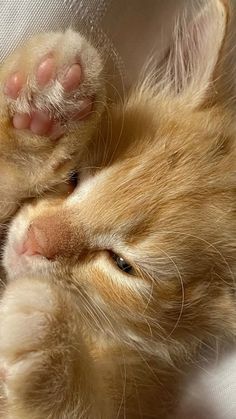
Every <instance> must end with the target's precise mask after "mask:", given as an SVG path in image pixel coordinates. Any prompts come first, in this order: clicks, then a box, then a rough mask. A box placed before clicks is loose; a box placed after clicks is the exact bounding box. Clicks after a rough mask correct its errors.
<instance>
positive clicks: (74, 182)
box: [69, 171, 79, 189]
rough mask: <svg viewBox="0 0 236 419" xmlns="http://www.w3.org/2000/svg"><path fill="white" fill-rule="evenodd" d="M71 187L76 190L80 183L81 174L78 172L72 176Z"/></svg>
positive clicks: (72, 173)
mask: <svg viewBox="0 0 236 419" xmlns="http://www.w3.org/2000/svg"><path fill="white" fill-rule="evenodd" d="M69 181H70V185H71V186H72V187H73V188H74V189H75V188H76V187H77V186H78V183H79V173H78V172H77V171H73V172H71V174H70V180H69Z"/></svg>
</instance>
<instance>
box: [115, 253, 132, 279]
mask: <svg viewBox="0 0 236 419" xmlns="http://www.w3.org/2000/svg"><path fill="white" fill-rule="evenodd" d="M112 259H113V260H114V261H115V263H116V264H117V266H118V268H119V269H120V270H121V271H123V272H125V273H127V274H132V273H133V268H132V266H131V265H130V264H129V263H128V262H126V260H125V259H124V258H122V257H121V256H118V255H116V254H115V253H113V254H112Z"/></svg>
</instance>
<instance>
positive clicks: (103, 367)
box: [0, 0, 236, 419]
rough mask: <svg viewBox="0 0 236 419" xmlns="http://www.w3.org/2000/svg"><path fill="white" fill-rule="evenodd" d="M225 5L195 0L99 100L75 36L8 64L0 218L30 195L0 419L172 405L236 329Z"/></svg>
mask: <svg viewBox="0 0 236 419" xmlns="http://www.w3.org/2000/svg"><path fill="white" fill-rule="evenodd" d="M231 15H232V16H233V13H232V12H231V10H230V5H229V4H228V2H226V1H223V0H222V1H221V0H208V1H205V2H204V4H203V6H202V9H201V10H200V11H199V12H198V13H196V16H195V18H194V20H193V22H192V23H191V24H190V25H188V26H187V24H186V23H185V21H184V19H183V20H182V22H181V21H180V22H179V23H178V25H177V26H176V29H175V34H174V39H173V45H172V47H171V48H170V51H169V54H168V57H166V62H165V65H164V67H163V69H162V71H161V72H160V73H161V76H162V77H161V78H158V80H157V77H155V73H154V72H151V74H149V76H147V77H146V78H145V80H143V81H142V82H141V83H139V85H138V87H137V88H135V89H133V91H132V92H131V93H130V95H129V97H128V98H127V99H126V101H125V102H124V104H122V105H120V104H118V105H116V106H114V105H109V107H107V106H106V107H105V111H104V112H103V109H104V104H105V99H104V87H103V76H102V64H101V62H100V58H99V56H98V53H97V52H96V51H95V50H94V49H93V48H92V47H91V46H90V45H89V44H88V43H87V42H86V41H85V40H84V39H83V38H82V37H81V36H80V35H78V34H76V33H74V32H72V31H67V32H66V33H65V34H45V35H41V36H39V37H36V38H33V39H32V40H30V41H29V42H28V43H27V44H26V45H25V46H23V47H22V48H21V49H20V50H17V51H16V52H15V53H14V54H13V55H12V56H11V57H10V58H9V60H8V61H7V62H5V63H4V64H3V66H2V68H1V73H0V77H1V81H2V83H3V85H4V92H2V93H1V99H0V100H1V119H0V121H1V122H0V123H1V136H0V150H1V154H0V159H1V165H0V171H1V184H0V190H1V202H2V203H1V208H0V215H1V220H2V222H5V221H6V220H7V219H8V218H9V217H11V216H12V215H13V214H14V213H15V211H16V209H17V207H18V205H19V204H21V203H22V202H24V201H25V200H26V199H27V198H32V197H38V199H37V200H35V201H32V202H28V203H26V204H25V205H23V207H22V209H21V210H20V211H19V212H18V213H17V214H16V215H15V216H14V217H13V220H12V223H11V226H10V229H9V233H8V238H7V241H6V244H5V247H4V254H3V265H4V268H5V270H6V273H7V286H6V289H5V292H4V294H3V298H2V302H1V311H0V360H1V361H0V362H1V377H2V416H1V417H3V418H4V419H5V418H6V419H45V418H55V419H62V418H68V419H79V418H89V419H96V418H99V419H106V418H107V419H114V418H123V417H126V418H127V419H136V418H138V417H140V418H141V417H142V418H146V419H147V418H159V419H167V418H176V417H179V416H178V414H177V413H176V412H177V410H176V409H178V406H179V403H180V399H181V392H182V388H183V386H184V383H185V377H186V374H187V373H188V371H189V370H190V369H191V368H192V367H194V366H196V365H197V364H198V362H201V359H202V357H203V356H205V355H206V351H205V348H209V350H210V349H211V348H212V351H214V348H215V345H216V342H217V343H219V342H223V343H225V342H230V341H233V340H234V338H235V335H236V322H235V321H236V304H235V289H234V286H235V284H234V281H235V248H236V243H235V237H236V221H235V211H236V195H235V191H236V189H235V180H236V179H235V172H236V143H235V137H236V133H235V129H236V127H235V111H234V106H235V103H234V102H235V90H234V67H233V65H232V55H233V52H232V36H233V23H234V22H233V17H232V18H231ZM101 116H102V118H101ZM75 166H76V167H77V168H78V169H79V171H80V173H79V181H78V186H77V187H76V188H75V189H74V191H73V192H72V193H70V194H69V193H68V192H67V191H66V184H65V180H66V179H68V176H69V175H68V174H69V172H70V171H71V169H74V168H75ZM55 189H56V190H57V189H59V190H61V193H57V195H56V196H55V195H54V194H53V193H51V194H50V196H49V194H48V193H47V194H46V195H47V196H46V195H45V193H46V192H47V191H50V192H53V190H55ZM62 189H64V192H63V191H62ZM39 196H41V198H40V199H39ZM189 419H190V418H189Z"/></svg>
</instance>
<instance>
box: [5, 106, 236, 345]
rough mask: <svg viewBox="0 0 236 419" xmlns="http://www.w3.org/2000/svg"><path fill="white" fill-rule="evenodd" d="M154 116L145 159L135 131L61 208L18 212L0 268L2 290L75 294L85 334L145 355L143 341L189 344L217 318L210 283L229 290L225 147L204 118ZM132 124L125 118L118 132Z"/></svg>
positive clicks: (221, 296)
mask: <svg viewBox="0 0 236 419" xmlns="http://www.w3.org/2000/svg"><path fill="white" fill-rule="evenodd" d="M156 105H157V104H154V103H153V106H152V107H150V108H148V109H147V112H148V113H149V114H148V113H147V115H146V118H145V119H146V120H148V118H150V117H151V118H152V120H153V124H152V129H151V131H152V133H153V132H154V131H155V138H151V137H149V141H150V144H149V146H148V147H147V138H146V137H147V134H148V132H147V130H145V133H146V137H143V138H141V145H140V142H139V141H140V138H139V139H138V144H137V152H136V155H135V153H133V156H132V158H127V156H125V155H124V157H123V158H122V159H120V160H118V159H117V160H116V161H115V162H114V163H113V165H111V166H110V167H108V168H104V169H103V170H101V171H98V172H95V173H93V174H90V173H84V175H83V174H82V176H81V181H80V183H79V185H78V186H77V188H76V189H75V190H74V192H73V193H72V194H71V195H70V196H68V197H66V198H62V199H61V200H59V199H53V198H52V199H50V200H46V199H44V200H42V202H39V203H36V204H33V205H29V206H25V207H24V208H23V209H22V210H21V212H20V213H19V215H18V216H17V217H16V219H15V220H14V221H13V224H12V227H11V230H10V235H9V240H8V244H7V246H6V250H5V256H4V262H5V267H6V269H7V271H8V273H9V277H10V278H12V279H15V278H17V277H19V276H26V275H27V276H29V275H30V276H32V280H33V277H34V276H37V277H38V276H43V277H45V276H48V277H49V280H53V281H56V282H60V283H61V284H62V285H63V286H66V287H69V288H70V289H72V290H73V291H74V292H75V293H77V296H78V309H79V310H81V311H82V312H83V313H85V317H86V319H87V321H88V324H90V325H91V326H92V329H93V330H97V329H101V330H103V331H107V332H108V333H109V334H111V335H117V336H118V335H119V334H120V337H121V338H122V340H124V339H125V340H127V342H129V341H132V342H133V341H134V342H135V344H140V343H141V344H142V345H145V344H146V343H147V342H148V345H149V349H150V348H151V346H150V342H151V341H152V338H153V336H154V337H155V340H156V339H157V338H159V337H161V338H162V339H166V338H167V337H169V336H170V335H171V336H172V337H176V338H178V339H182V334H183V331H184V332H185V333H184V337H185V338H186V337H187V339H188V338H189V337H188V336H189V334H190V335H191V334H192V333H193V334H195V335H196V334H199V335H201V328H208V327H209V322H211V320H210V318H211V313H214V316H215V317H217V316H216V314H215V313H216V312H218V313H219V312H220V311H221V310H220V306H222V310H223V309H224V310H225V317H227V314H228V313H227V309H226V307H228V308H229V310H230V305H229V304H228V302H230V300H231V294H230V293H229V294H228V292H227V287H225V284H224V283H223V281H222V279H221V276H222V277H224V279H225V281H229V283H230V282H231V280H232V278H231V271H230V269H231V267H232V266H230V264H231V261H230V257H231V256H232V255H231V253H230V251H229V249H228V247H227V246H228V242H229V237H230V235H231V232H232V228H234V227H233V226H234V224H233V221H232V214H231V213H229V212H228V213H227V212H225V207H226V206H227V208H228V209H229V208H232V207H233V205H234V190H233V187H232V189H231V188H230V185H231V180H230V177H231V176H232V173H233V171H234V169H235V163H234V158H233V155H234V145H233V143H232V142H231V139H230V138H224V143H223V144H222V139H223V133H222V135H221V133H219V131H218V127H217V128H215V125H216V122H217V115H216V114H215V115H214V124H212V123H211V120H212V117H213V114H212V113H211V112H209V111H202V112H191V113H189V115H188V118H187V120H186V112H187V111H184V112H183V113H182V112H181V111H179V112H176V113H175V114H174V113H173V112H172V111H171V112H170V113H169V115H168V110H167V108H166V107H165V104H163V103H161V102H160V103H159V104H158V110H159V112H158V116H157V115H156V111H155V106H156ZM151 109H152V112H153V113H152V115H150V110H151ZM175 109H176V108H175ZM136 115H137V112H136V110H135V111H134V112H133V113H132V110H130V112H129V113H128V116H127V117H126V120H125V126H126V125H127V126H130V124H131V123H132V118H133V117H134V116H136ZM164 115H165V117H164ZM154 125H155V129H154ZM173 127H174V129H173ZM126 135H127V133H126V132H125V131H123V134H122V136H123V137H124V138H123V139H125V137H126ZM127 140H128V139H127ZM151 143H152V144H151ZM222 170H224V172H223V173H224V179H223V180H222V179H221V177H222ZM222 182H223V183H222ZM225 183H227V185H228V186H229V190H228V191H227V192H226V191H225V190H224V189H222V188H224V185H225ZM27 237H28V241H27ZM44 256H45V257H44ZM216 307H217V311H216ZM214 316H213V317H214ZM219 317H220V315H219ZM193 318H194V324H193V323H192V319H193ZM216 323H217V322H216ZM190 325H191V326H190ZM214 326H215V325H214V324H213V320H212V325H211V327H214ZM217 327H218V326H217ZM188 332H189V333H188Z"/></svg>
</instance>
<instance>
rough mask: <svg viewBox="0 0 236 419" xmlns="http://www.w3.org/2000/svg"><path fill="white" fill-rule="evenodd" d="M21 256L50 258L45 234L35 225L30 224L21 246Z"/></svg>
mask: <svg viewBox="0 0 236 419" xmlns="http://www.w3.org/2000/svg"><path fill="white" fill-rule="evenodd" d="M21 253H22V254H24V255H27V256H34V255H41V256H44V257H46V258H48V257H50V253H51V252H50V251H49V245H48V239H47V236H46V234H45V232H44V231H43V230H42V229H40V228H39V227H38V226H37V224H32V225H31V226H30V228H29V230H28V233H27V237H26V240H25V242H24V243H23V246H22V251H21Z"/></svg>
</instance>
